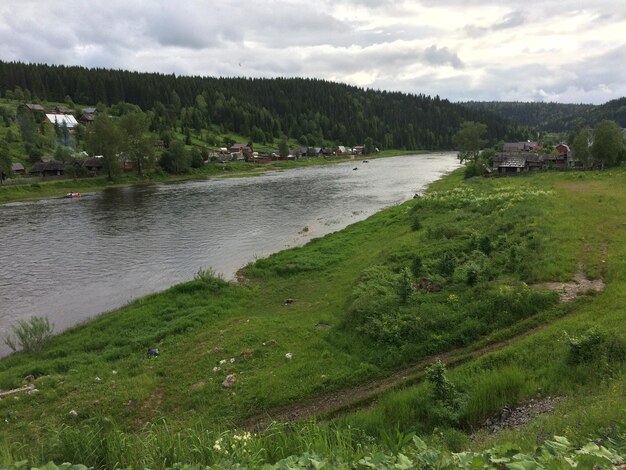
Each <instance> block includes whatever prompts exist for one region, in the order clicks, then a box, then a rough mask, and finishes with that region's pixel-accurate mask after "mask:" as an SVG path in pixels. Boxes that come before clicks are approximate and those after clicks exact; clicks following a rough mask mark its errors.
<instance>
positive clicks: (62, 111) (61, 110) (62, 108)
mask: <svg viewBox="0 0 626 470" xmlns="http://www.w3.org/2000/svg"><path fill="white" fill-rule="evenodd" d="M52 109H53V110H54V112H55V113H56V114H74V110H73V109H70V108H68V107H67V106H63V105H59V106H55V107H54V108H52Z"/></svg>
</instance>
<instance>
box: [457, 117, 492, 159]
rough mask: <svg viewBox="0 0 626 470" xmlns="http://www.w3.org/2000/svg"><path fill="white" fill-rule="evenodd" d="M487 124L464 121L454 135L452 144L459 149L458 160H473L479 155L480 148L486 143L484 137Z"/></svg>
mask: <svg viewBox="0 0 626 470" xmlns="http://www.w3.org/2000/svg"><path fill="white" fill-rule="evenodd" d="M486 133H487V125H486V124H483V123H482V122H473V121H465V122H464V123H463V124H461V129H459V131H458V132H457V133H456V134H455V136H454V144H455V145H456V147H457V149H458V150H459V160H461V163H463V162H465V161H470V162H473V161H475V160H476V159H477V158H478V156H479V155H480V150H481V149H482V148H483V146H484V145H485V144H486V143H487V141H486V140H485V139H484V136H485V134H486Z"/></svg>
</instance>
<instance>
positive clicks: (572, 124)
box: [461, 97, 626, 132]
mask: <svg viewBox="0 0 626 470" xmlns="http://www.w3.org/2000/svg"><path fill="white" fill-rule="evenodd" d="M461 104H462V105H463V106H467V107H468V108H471V109H475V110H479V111H483V112H489V113H493V114H496V115H498V116H501V117H502V118H504V119H507V120H509V121H511V122H513V123H515V124H517V125H519V126H525V127H528V128H531V129H535V130H537V131H542V132H572V131H574V130H576V129H580V128H584V127H595V126H596V125H598V124H599V123H600V122H602V121H607V120H608V121H615V122H617V123H618V124H619V125H620V126H621V127H622V128H626V97H625V98H619V99H616V100H611V101H608V102H606V103H604V104H602V105H593V104H572V103H543V102H532V103H531V102H521V101H468V102H465V103H461Z"/></svg>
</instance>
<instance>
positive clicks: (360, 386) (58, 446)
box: [0, 169, 626, 468]
mask: <svg viewBox="0 0 626 470" xmlns="http://www.w3.org/2000/svg"><path fill="white" fill-rule="evenodd" d="M625 183H626V171H624V170H623V169H618V170H611V171H605V172H585V173H577V172H571V173H542V174H536V175H528V176H525V177H517V178H496V179H470V180H463V179H462V170H460V171H457V172H455V173H453V174H452V175H450V176H448V177H446V178H444V179H443V180H441V181H439V182H437V183H435V184H433V185H432V187H431V188H430V190H429V193H428V194H427V195H426V196H424V197H421V198H418V199H414V200H412V201H409V202H407V203H405V204H402V205H400V206H397V207H393V208H390V209H388V210H385V211H383V212H380V213H378V214H376V215H374V216H372V217H370V218H369V219H367V220H365V221H363V222H359V223H357V224H354V225H351V226H349V227H348V228H346V229H345V230H342V231H340V232H337V233H334V234H331V235H328V236H325V237H323V238H321V239H316V240H313V241H311V242H310V243H309V244H308V245H306V246H304V247H301V248H295V249H290V250H286V251H283V252H280V253H277V254H275V255H272V256H270V257H269V258H267V259H262V260H258V261H257V262H256V263H253V264H251V265H249V266H247V267H246V268H244V269H243V270H242V271H241V272H240V276H239V279H240V281H239V283H238V284H231V283H226V282H224V281H222V280H221V279H219V278H215V277H214V276H211V275H210V273H199V275H198V276H197V279H196V280H194V281H192V282H189V283H185V284H181V285H177V286H174V287H172V288H171V289H169V290H167V291H165V292H162V293H159V294H155V295H151V296H148V297H145V298H142V299H139V300H137V301H134V302H132V303H130V304H129V305H128V306H126V307H124V308H122V309H119V310H117V311H115V312H111V313H109V314H106V315H103V316H101V317H99V318H97V319H96V320H94V321H91V322H88V323H86V324H84V325H81V326H79V327H76V328H74V329H73V330H71V331H68V332H66V333H64V334H62V335H59V336H57V337H55V338H54V339H53V340H52V341H51V342H50V344H48V345H47V347H45V349H44V350H43V351H42V352H40V353H37V354H35V353H29V354H25V353H22V354H15V355H13V356H10V357H8V358H5V359H3V360H1V361H0V389H2V390H9V389H14V388H17V387H20V386H23V385H25V384H27V383H30V382H32V383H33V384H34V385H35V386H36V388H37V390H38V392H36V393H33V394H26V393H21V394H16V395H14V396H15V397H16V398H13V397H10V398H4V399H2V401H0V418H3V419H2V420H1V421H0V436H1V439H0V442H3V443H4V444H0V462H3V461H4V462H5V464H7V463H9V462H16V461H19V460H22V459H28V460H29V461H30V462H31V463H32V464H41V463H45V462H47V461H49V460H54V461H55V462H57V463H61V462H65V461H69V462H75V463H84V464H86V465H88V466H96V467H107V468H112V467H114V466H120V467H127V466H132V467H133V468H143V467H150V468H162V467H167V466H172V465H174V464H175V463H176V462H187V463H196V464H203V465H212V464H216V463H219V462H222V463H221V465H224V466H228V464H227V463H224V462H231V464H232V463H233V462H235V461H238V462H242V463H243V464H245V465H248V466H249V467H250V468H255V467H258V466H260V465H261V463H264V462H265V463H266V462H269V463H274V462H276V461H278V460H280V459H283V458H287V457H289V456H290V455H298V456H304V455H305V454H307V455H309V457H310V456H311V455H314V456H316V458H318V457H319V458H320V459H322V460H324V459H331V460H332V459H339V460H341V459H344V461H347V462H352V463H355V462H358V461H359V459H361V458H365V456H370V457H371V458H374V457H375V456H376V455H378V454H377V452H379V451H380V452H383V453H385V454H384V455H394V456H395V457H393V458H397V454H398V452H399V451H400V450H401V449H403V448H404V446H405V445H407V446H409V447H411V446H413V447H415V446H416V445H418V444H415V442H414V443H413V444H411V442H412V441H411V435H412V434H411V433H416V434H417V435H419V436H421V437H422V439H423V440H424V441H426V442H427V443H428V444H429V445H432V446H435V447H436V448H438V449H449V450H451V451H460V450H467V449H473V450H480V449H484V448H487V447H491V446H493V445H499V444H502V443H503V442H515V443H516V445H517V446H518V447H519V448H520V449H521V450H524V451H525V452H530V451H531V449H533V448H534V447H535V446H536V445H537V443H541V442H542V441H543V440H545V439H549V438H551V436H552V435H554V434H556V435H562V436H565V437H567V439H569V440H570V442H571V443H572V445H574V446H580V445H583V444H584V443H586V442H587V441H588V440H589V439H590V438H592V437H596V436H612V437H613V438H614V440H615V442H618V437H619V436H620V432H621V431H622V429H623V428H622V424H623V423H625V422H626V406H624V403H625V402H624V393H625V392H626V389H625V386H624V383H625V382H624V374H625V372H626V371H625V369H624V359H625V358H626V343H625V341H626V332H625V331H624V329H623V328H622V327H621V326H622V324H623V319H624V311H623V305H624V304H625V300H626V298H625V297H626V289H625V288H624V281H625V278H626V243H625V241H626V240H625V237H626V233H625V232H626V220H624V216H623V214H624V211H623V207H624V206H625V204H626V191H625V190H624V188H625V187H626V184H625ZM575 276H577V278H578V279H579V280H585V281H588V280H599V279H602V280H603V281H604V283H605V285H606V287H605V289H604V290H603V291H602V292H601V293H600V292H596V291H595V290H591V289H580V292H578V295H574V296H572V297H575V298H573V299H572V301H571V302H567V303H563V302H560V301H559V296H558V293H557V292H554V291H553V290H549V289H547V288H545V287H542V286H540V285H539V284H541V283H545V282H557V281H558V282H562V283H567V282H569V281H571V280H572V279H573V278H574V277H575ZM287 299H292V300H293V302H287ZM152 347H157V348H159V350H160V355H159V356H158V357H156V358H153V359H148V358H147V357H146V351H147V349H148V348H152ZM437 357H440V358H441V359H442V360H443V362H445V363H447V364H448V372H447V373H445V375H444V377H443V379H441V377H440V379H441V380H443V382H444V384H443V385H441V382H440V383H439V385H441V386H440V387H439V388H437V387H436V386H435V385H433V384H434V383H436V382H434V381H433V379H432V377H431V380H425V377H426V376H427V375H428V374H427V372H426V370H427V367H426V366H427V365H428V364H431V363H433V362H434V361H435V358H437ZM221 361H225V362H224V363H222V364H220V362H221ZM214 368H218V369H214ZM228 374H236V382H235V384H234V386H233V387H232V388H226V387H224V386H223V385H222V381H223V380H224V379H225V378H226V376H227V375H228ZM548 396H550V397H557V398H558V400H557V404H556V405H555V406H556V411H555V412H552V413H547V414H542V415H540V416H538V417H536V418H535V419H533V420H531V421H530V422H529V423H527V424H525V425H523V426H520V427H517V428H514V429H509V430H505V431H502V432H499V433H495V434H491V433H489V432H488V430H486V429H484V428H483V427H482V426H481V424H482V423H483V422H484V420H485V419H486V418H488V417H490V416H492V415H493V414H494V413H496V412H497V411H498V410H500V409H501V408H502V407H504V406H505V405H506V406H511V407H514V406H516V405H518V404H522V403H525V402H526V401H528V400H529V399H536V400H538V401H541V400H543V399H545V398H546V397H548ZM72 410H73V411H74V412H75V413H70V412H71V411H72ZM294 416H295V417H299V418H301V420H300V421H299V422H296V423H293V424H289V425H287V426H280V425H277V424H271V423H272V421H273V420H274V419H275V420H278V421H285V420H289V419H290V417H294ZM309 419H316V422H315V424H312V423H310V422H309V423H308V424H307V420H309ZM245 430H250V431H254V432H255V434H254V435H252V436H251V437H250V439H249V441H248V440H247V438H246V442H247V444H246V445H247V446H248V447H246V446H243V444H241V442H242V439H243V438H242V437H241V436H242V433H243V432H244V431H245ZM235 435H236V436H237V437H235ZM470 436H471V437H470ZM220 438H221V439H222V441H220V442H218V443H216V442H215V441H216V440H217V439H220ZM226 443H228V445H229V446H230V448H231V449H232V452H231V453H230V454H228V455H227V454H225V453H224V452H223V450H224V449H223V447H224V446H226ZM240 444H241V445H240ZM214 446H216V447H214ZM244 447H245V448H244ZM418 447H419V446H418ZM237 449H238V450H237ZM407 452H408V451H407ZM381 455H382V454H381ZM302 458H305V457H302ZM381 458H382V457H381ZM390 458H391V457H390ZM229 459H234V460H229ZM339 460H333V461H332V462H335V463H337V462H339ZM326 461H328V462H329V465H330V464H331V463H332V462H331V461H329V460H326ZM395 462H396V463H397V461H395ZM303 465H304V464H303ZM333 465H334V464H333ZM376 465H377V466H378V467H379V468H391V467H385V466H384V465H383V464H382V463H380V464H376ZM313 467H314V464H311V463H310V464H309V466H308V467H307V466H306V465H304V466H303V468H313ZM292 468H300V467H295V466H294V467H292ZM480 468H482V467H480Z"/></svg>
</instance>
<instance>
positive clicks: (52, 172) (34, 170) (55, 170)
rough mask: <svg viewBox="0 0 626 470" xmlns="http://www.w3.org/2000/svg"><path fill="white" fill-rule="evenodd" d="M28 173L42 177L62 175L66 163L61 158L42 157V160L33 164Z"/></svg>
mask: <svg viewBox="0 0 626 470" xmlns="http://www.w3.org/2000/svg"><path fill="white" fill-rule="evenodd" d="M28 173H29V174H31V175H33V176H39V177H41V178H45V177H48V176H62V175H63V174H64V173H65V165H64V164H63V162H60V161H59V160H53V159H49V158H42V161H40V162H37V163H35V164H33V166H32V167H31V168H30V170H29V172H28Z"/></svg>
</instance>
